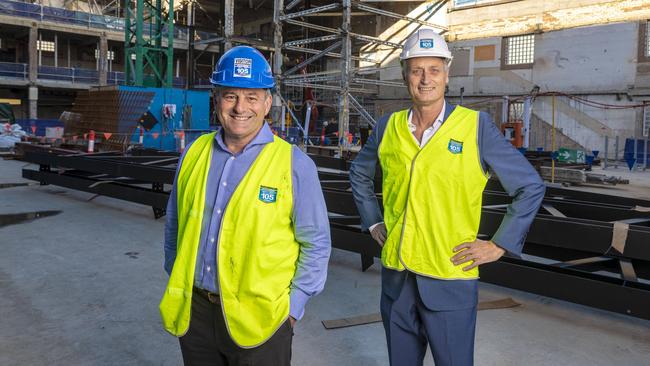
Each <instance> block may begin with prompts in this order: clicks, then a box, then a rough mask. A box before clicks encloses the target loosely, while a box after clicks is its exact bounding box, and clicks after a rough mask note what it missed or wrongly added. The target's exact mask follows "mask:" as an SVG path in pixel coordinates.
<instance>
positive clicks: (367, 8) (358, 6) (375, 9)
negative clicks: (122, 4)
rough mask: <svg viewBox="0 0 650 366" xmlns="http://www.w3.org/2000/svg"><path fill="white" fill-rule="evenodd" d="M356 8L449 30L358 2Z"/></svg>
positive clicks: (355, 4)
mask: <svg viewBox="0 0 650 366" xmlns="http://www.w3.org/2000/svg"><path fill="white" fill-rule="evenodd" d="M354 6H355V7H356V8H357V9H359V10H364V11H367V12H370V13H373V14H378V15H383V16H387V17H391V18H395V19H400V20H406V21H409V22H411V23H417V24H420V25H426V26H427V27H431V28H437V29H440V30H449V28H447V27H445V26H442V25H439V24H433V23H429V22H425V21H422V20H420V19H416V18H411V17H407V16H405V15H401V14H397V13H393V12H392V11H387V10H383V9H377V8H374V7H372V6H369V5H365V4H361V3H359V2H357V1H355V2H354Z"/></svg>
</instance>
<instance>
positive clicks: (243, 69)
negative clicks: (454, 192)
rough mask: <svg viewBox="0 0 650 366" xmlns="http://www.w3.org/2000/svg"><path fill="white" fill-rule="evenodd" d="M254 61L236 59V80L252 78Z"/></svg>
mask: <svg viewBox="0 0 650 366" xmlns="http://www.w3.org/2000/svg"><path fill="white" fill-rule="evenodd" d="M252 65H253V60H252V59H250V58H235V64H234V68H235V70H234V72H233V76H234V77H236V78H249V79H250V77H251V66H252Z"/></svg>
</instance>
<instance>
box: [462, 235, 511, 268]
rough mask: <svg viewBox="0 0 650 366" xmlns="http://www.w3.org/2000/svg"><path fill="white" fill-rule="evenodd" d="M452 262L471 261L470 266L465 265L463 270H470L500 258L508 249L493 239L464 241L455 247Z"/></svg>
mask: <svg viewBox="0 0 650 366" xmlns="http://www.w3.org/2000/svg"><path fill="white" fill-rule="evenodd" d="M453 250H454V253H456V255H454V256H453V257H451V262H452V263H454V265H455V266H459V265H461V264H464V263H468V262H471V264H470V265H469V266H466V267H463V271H469V270H471V269H473V268H474V267H476V266H478V265H481V264H485V263H490V262H494V261H496V260H498V259H499V258H501V256H503V255H504V254H505V253H506V251H505V250H504V249H503V248H501V247H499V246H498V245H496V244H494V243H493V242H492V241H487V240H481V239H476V240H474V241H473V242H470V243H463V244H461V245H459V246H457V247H455V248H454V249H453Z"/></svg>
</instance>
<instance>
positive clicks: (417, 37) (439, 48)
mask: <svg viewBox="0 0 650 366" xmlns="http://www.w3.org/2000/svg"><path fill="white" fill-rule="evenodd" d="M427 56H431V57H440V58H444V59H446V60H447V63H449V64H451V59H452V58H453V57H452V56H451V52H449V48H448V47H447V42H445V39H444V38H442V36H441V35H439V34H438V33H436V32H435V31H434V30H433V29H431V28H420V29H418V30H417V31H416V32H415V33H413V34H412V35H411V36H410V37H409V38H407V39H406V42H404V48H403V49H402V53H401V54H400V55H399V59H400V60H402V61H403V60H408V59H409V58H414V57H427Z"/></svg>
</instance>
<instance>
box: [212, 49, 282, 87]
mask: <svg viewBox="0 0 650 366" xmlns="http://www.w3.org/2000/svg"><path fill="white" fill-rule="evenodd" d="M210 82H211V83H212V84H214V85H219V86H228V87H232V88H245V89H271V88H273V87H274V86H275V79H274V78H273V73H272V72H271V66H270V65H269V63H268V62H267V61H266V59H265V58H264V55H262V54H261V53H260V51H258V50H256V49H254V48H253V47H250V46H237V47H233V48H231V49H229V50H228V51H227V52H226V53H224V54H223V56H221V58H220V59H219V62H217V66H216V68H215V70H214V72H213V73H212V77H211V78H210Z"/></svg>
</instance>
